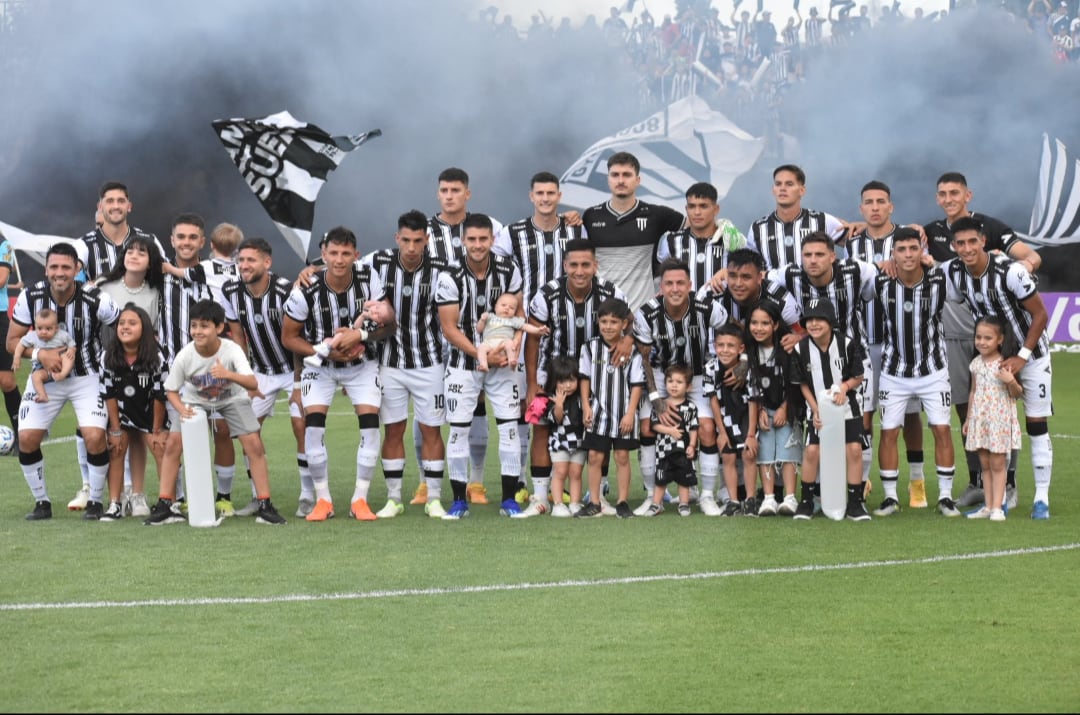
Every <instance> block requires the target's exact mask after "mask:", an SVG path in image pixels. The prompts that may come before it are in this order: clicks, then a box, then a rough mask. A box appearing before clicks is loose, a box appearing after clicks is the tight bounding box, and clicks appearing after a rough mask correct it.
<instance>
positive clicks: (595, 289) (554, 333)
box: [528, 276, 626, 369]
mask: <svg viewBox="0 0 1080 715" xmlns="http://www.w3.org/2000/svg"><path fill="white" fill-rule="evenodd" d="M566 284H567V278H566V276H562V277H561V278H556V279H555V280H552V281H548V282H547V283H545V284H544V285H543V286H542V287H541V288H540V291H539V292H538V293H537V295H536V297H535V298H533V301H532V303H531V305H530V306H529V311H528V312H529V316H530V317H531V318H533V319H534V320H536V321H537V322H539V323H540V324H541V325H546V326H547V327H548V329H550V330H551V333H550V334H549V335H544V336H541V338H540V365H539V367H540V368H541V369H547V364H548V362H549V361H550V360H551V358H553V357H555V356H556V355H565V356H568V357H571V358H574V359H575V360H576V359H577V358H578V356H579V354H580V352H581V346H582V345H584V344H585V343H586V342H587V341H588V340H591V339H592V338H594V337H597V336H599V335H600V327H599V325H598V322H599V319H598V316H597V314H596V309H597V308H598V307H599V306H600V304H601V303H603V302H604V301H605V300H607V299H608V298H618V299H619V300H623V301H625V300H626V295H625V294H623V292H622V291H621V290H619V288H618V287H617V286H616V285H615V284H614V283H612V282H611V281H605V280H601V279H600V278H597V277H595V276H594V277H593V282H592V288H591V289H590V290H589V295H588V296H586V298H585V300H583V301H581V302H580V303H579V302H577V301H576V300H574V297H573V296H572V295H570V291H569V290H568V289H567V287H566Z"/></svg>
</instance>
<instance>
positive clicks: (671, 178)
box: [561, 96, 765, 211]
mask: <svg viewBox="0 0 1080 715" xmlns="http://www.w3.org/2000/svg"><path fill="white" fill-rule="evenodd" d="M764 148H765V140H764V139H763V138H760V137H754V136H751V135H750V134H748V133H746V132H745V131H743V130H742V129H740V128H739V127H738V126H736V125H735V124H734V122H732V121H731V120H729V119H728V118H727V117H725V116H724V115H723V114H721V113H720V112H717V111H714V110H713V109H711V108H710V107H709V105H708V104H707V103H706V102H705V100H703V99H701V98H700V97H697V96H690V97H685V98H683V99H680V100H678V101H677V102H675V103H673V104H671V105H670V106H668V107H667V108H665V109H662V110H661V111H659V112H657V113H656V114H654V115H652V116H651V117H649V118H648V119H646V120H645V121H642V122H638V123H637V124H634V125H632V126H630V127H627V128H626V129H623V130H622V131H620V132H618V133H617V134H615V135H613V136H610V137H605V138H604V139H601V140H600V141H598V142H596V143H595V144H593V145H592V146H591V147H589V148H588V149H586V150H585V153H584V154H582V155H581V157H580V158H579V159H578V160H577V161H575V162H574V164H573V166H571V167H570V168H569V169H567V170H566V173H564V174H563V176H562V179H561V188H562V192H563V203H565V204H567V205H569V206H573V207H575V208H580V209H583V208H587V207H589V206H593V205H596V204H600V203H603V202H604V201H607V200H608V199H609V198H611V191H610V189H609V188H608V182H607V160H608V157H610V156H611V155H612V154H614V153H616V152H620V151H628V152H630V153H631V154H633V155H634V156H636V157H637V158H638V161H640V162H641V186H640V187H638V190H637V197H638V198H639V199H641V200H642V201H645V202H647V203H654V204H664V205H665V206H670V207H671V208H673V209H675V210H677V211H683V210H684V209H685V208H686V190H687V189H688V188H690V185H691V184H694V183H697V182H699V181H707V182H709V183H711V184H712V185H713V186H715V187H716V190H717V192H718V193H719V194H720V198H721V199H723V198H724V196H726V195H727V193H728V191H730V190H731V185H732V184H733V183H735V179H737V178H738V177H739V176H741V175H742V174H744V173H746V172H747V171H749V170H750V169H751V168H752V167H753V166H754V164H755V163H756V162H757V160H758V157H759V156H761V152H762V151H763V150H764Z"/></svg>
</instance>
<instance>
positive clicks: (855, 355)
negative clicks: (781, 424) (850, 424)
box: [791, 332, 866, 418]
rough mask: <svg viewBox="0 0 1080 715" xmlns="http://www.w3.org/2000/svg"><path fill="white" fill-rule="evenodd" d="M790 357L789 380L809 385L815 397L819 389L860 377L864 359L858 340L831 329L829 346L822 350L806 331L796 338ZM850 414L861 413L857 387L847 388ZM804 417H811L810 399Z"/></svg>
mask: <svg viewBox="0 0 1080 715" xmlns="http://www.w3.org/2000/svg"><path fill="white" fill-rule="evenodd" d="M793 357H794V359H793V360H792V361H791V384H793V385H809V386H810V390H811V392H813V394H814V398H815V399H817V397H818V395H820V394H821V392H822V391H824V390H828V389H829V388H831V387H833V386H834V385H835V386H839V385H840V383H841V382H843V381H844V380H850V379H851V378H853V377H862V375H863V361H864V360H865V359H866V350H865V349H864V348H863V346H862V344H861V343H859V341H857V340H852V339H851V338H849V337H848V336H846V335H844V334H843V333H840V332H833V335H832V340H830V341H829V348H828V350H822V349H821V348H819V347H818V346H817V343H815V342H814V339H813V338H811V337H810V336H809V335H807V336H806V337H805V338H803V339H802V340H800V341H799V344H798V345H797V346H796V347H795V352H794V353H793ZM847 398H848V408H849V410H850V414H849V418H854V417H858V416H859V415H861V414H862V403H861V401H860V399H859V391H858V390H848V393H847ZM806 409H807V417H808V418H809V417H810V403H807V405H806Z"/></svg>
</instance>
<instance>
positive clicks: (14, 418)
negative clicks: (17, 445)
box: [4, 390, 22, 434]
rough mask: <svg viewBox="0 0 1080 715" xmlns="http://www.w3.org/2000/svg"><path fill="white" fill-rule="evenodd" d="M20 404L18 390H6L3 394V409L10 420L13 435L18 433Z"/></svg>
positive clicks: (20, 399) (20, 396)
mask: <svg viewBox="0 0 1080 715" xmlns="http://www.w3.org/2000/svg"><path fill="white" fill-rule="evenodd" d="M20 402H22V394H21V393H20V392H19V391H18V390H8V391H7V392H5V393H4V408H5V409H7V413H8V417H10V418H11V429H12V430H14V432H15V434H18V433H19V403H20Z"/></svg>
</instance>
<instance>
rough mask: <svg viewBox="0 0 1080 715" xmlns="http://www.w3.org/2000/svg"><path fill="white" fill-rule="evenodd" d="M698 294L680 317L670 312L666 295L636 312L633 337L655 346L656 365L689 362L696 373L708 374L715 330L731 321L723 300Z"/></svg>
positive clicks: (654, 362) (652, 362) (654, 363)
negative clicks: (666, 304) (707, 367)
mask: <svg viewBox="0 0 1080 715" xmlns="http://www.w3.org/2000/svg"><path fill="white" fill-rule="evenodd" d="M699 295H701V296H702V297H699V296H697V295H691V296H690V298H689V300H688V301H687V305H686V307H685V308H684V309H683V310H682V313H681V315H679V316H678V317H672V316H671V315H669V314H668V311H667V310H666V309H665V307H664V306H665V302H664V298H663V296H657V297H655V298H653V299H652V300H650V301H648V302H646V303H645V305H643V306H641V308H639V309H638V311H637V313H635V314H634V340H636V341H637V342H639V343H642V344H644V345H651V346H652V352H651V355H650V358H649V360H650V363H651V366H652V367H653V368H657V369H660V370H663V369H664V368H666V367H668V366H669V365H686V366H688V367H690V368H691V369H692V370H693V371H694V375H704V374H705V363H706V362H707V361H708V359H709V355H710V354H712V336H713V331H714V330H716V329H718V328H720V327H721V326H722V325H724V323H726V322H728V312H727V311H726V310H724V306H723V305H722V304H721V303H720V301H718V300H711V299H708V298H705V297H704V294H699Z"/></svg>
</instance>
